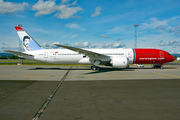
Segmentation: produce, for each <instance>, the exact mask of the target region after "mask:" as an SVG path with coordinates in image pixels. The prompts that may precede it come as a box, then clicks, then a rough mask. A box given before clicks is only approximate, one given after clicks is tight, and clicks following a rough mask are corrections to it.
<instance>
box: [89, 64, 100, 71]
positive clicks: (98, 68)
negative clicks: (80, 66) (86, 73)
mask: <svg viewBox="0 0 180 120" xmlns="http://www.w3.org/2000/svg"><path fill="white" fill-rule="evenodd" d="M100 69H101V68H100V67H98V66H95V65H93V66H91V70H93V71H100Z"/></svg>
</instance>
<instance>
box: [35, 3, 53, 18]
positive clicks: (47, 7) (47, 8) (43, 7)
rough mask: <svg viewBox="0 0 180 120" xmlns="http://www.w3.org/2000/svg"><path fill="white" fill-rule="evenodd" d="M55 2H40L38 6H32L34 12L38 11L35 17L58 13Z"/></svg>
mask: <svg viewBox="0 0 180 120" xmlns="http://www.w3.org/2000/svg"><path fill="white" fill-rule="evenodd" d="M55 4H56V3H55V0H49V1H45V2H44V0H39V1H38V2H37V3H36V4H34V5H33V6H32V10H34V11H37V12H36V13H35V16H36V17H37V16H41V15H48V14H51V13H53V12H55V11H56V5H55Z"/></svg>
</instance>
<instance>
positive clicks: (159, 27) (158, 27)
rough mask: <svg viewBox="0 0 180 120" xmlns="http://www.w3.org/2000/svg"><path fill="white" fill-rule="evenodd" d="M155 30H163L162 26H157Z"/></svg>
mask: <svg viewBox="0 0 180 120" xmlns="http://www.w3.org/2000/svg"><path fill="white" fill-rule="evenodd" d="M156 29H160V30H161V29H164V27H163V26H162V25H160V26H157V27H156Z"/></svg>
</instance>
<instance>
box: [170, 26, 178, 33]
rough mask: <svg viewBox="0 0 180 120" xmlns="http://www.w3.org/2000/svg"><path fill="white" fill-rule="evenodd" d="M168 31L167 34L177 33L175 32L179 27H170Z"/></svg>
mask: <svg viewBox="0 0 180 120" xmlns="http://www.w3.org/2000/svg"><path fill="white" fill-rule="evenodd" d="M168 31H169V32H177V31H180V26H177V27H171V28H170V29H169V30H168Z"/></svg>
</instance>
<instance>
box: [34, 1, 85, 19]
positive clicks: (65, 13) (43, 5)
mask: <svg viewBox="0 0 180 120" xmlns="http://www.w3.org/2000/svg"><path fill="white" fill-rule="evenodd" d="M68 2H69V0H62V2H61V4H60V5H56V3H55V0H49V1H45V2H44V0H39V1H38V2H37V3H35V4H34V5H33V6H32V10H34V11H37V12H36V13H35V16H36V17H37V16H41V15H49V14H52V13H54V12H56V14H55V15H54V16H55V17H57V18H60V19H68V18H71V17H73V15H74V14H76V13H77V12H79V11H81V10H83V9H82V8H81V7H72V6H73V5H76V2H77V0H75V1H74V2H73V3H72V4H68ZM74 17H76V18H77V17H78V18H79V16H74Z"/></svg>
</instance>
